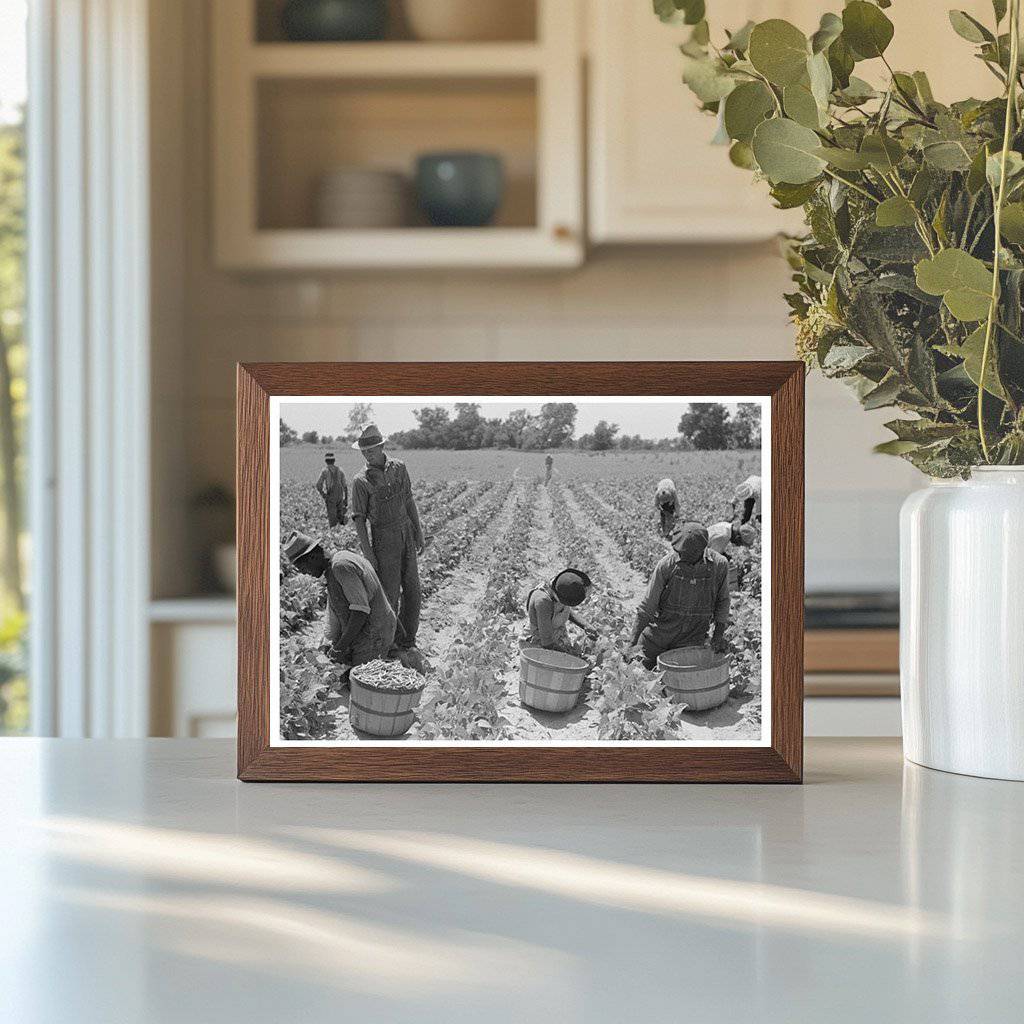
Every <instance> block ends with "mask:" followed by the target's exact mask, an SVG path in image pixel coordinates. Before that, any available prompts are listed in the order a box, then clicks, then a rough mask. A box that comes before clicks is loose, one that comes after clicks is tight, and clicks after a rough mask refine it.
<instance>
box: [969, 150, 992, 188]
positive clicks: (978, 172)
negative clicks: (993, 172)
mask: <svg viewBox="0 0 1024 1024" xmlns="http://www.w3.org/2000/svg"><path fill="white" fill-rule="evenodd" d="M987 160H988V147H987V146H982V147H981V149H979V150H978V152H977V153H975V154H974V157H973V159H972V160H971V166H970V168H969V169H968V171H967V181H966V182H965V184H966V186H967V191H968V192H969V193H970V194H971V195H972V196H973V195H976V194H977V193H978V192H980V191H981V189H983V188H984V187H985V181H986V176H985V170H986V168H985V163H986V161H987Z"/></svg>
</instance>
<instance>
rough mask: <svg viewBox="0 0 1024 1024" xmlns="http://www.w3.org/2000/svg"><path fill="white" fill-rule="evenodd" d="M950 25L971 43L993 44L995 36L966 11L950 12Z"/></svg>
mask: <svg viewBox="0 0 1024 1024" xmlns="http://www.w3.org/2000/svg"><path fill="white" fill-rule="evenodd" d="M949 23H950V24H951V25H952V26H953V31H954V32H956V34H957V35H958V36H960V37H962V38H963V39H966V40H967V41H968V42H969V43H984V42H991V41H992V40H994V39H995V36H994V35H992V33H991V32H989V30H988V29H987V28H985V26H984V25H982V23H981V22H980V21H978V20H977V19H976V18H972V17H971V16H970V15H969V14H968V13H967V12H966V11H950V12H949Z"/></svg>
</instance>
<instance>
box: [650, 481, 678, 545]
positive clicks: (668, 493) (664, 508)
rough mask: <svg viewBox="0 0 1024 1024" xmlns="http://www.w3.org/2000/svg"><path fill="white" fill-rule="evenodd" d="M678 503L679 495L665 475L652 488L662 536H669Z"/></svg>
mask: <svg viewBox="0 0 1024 1024" xmlns="http://www.w3.org/2000/svg"><path fill="white" fill-rule="evenodd" d="M678 504H679V495H678V494H677V493H676V485H675V484H674V483H673V482H672V481H671V480H669V479H668V477H666V478H665V479H664V480H660V481H659V482H658V486H657V487H656V488H655V489H654V506H655V508H656V509H657V510H658V514H659V516H660V517H661V521H660V524H659V529H660V530H661V535H662V537H669V536H671V534H672V528H673V527H674V526H675V524H676V508H677V506H678Z"/></svg>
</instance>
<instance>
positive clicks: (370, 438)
mask: <svg viewBox="0 0 1024 1024" xmlns="http://www.w3.org/2000/svg"><path fill="white" fill-rule="evenodd" d="M385 440H386V438H385V437H384V436H383V435H382V434H381V432H380V431H379V430H378V429H377V424H376V423H368V424H367V425H366V426H365V427H363V432H362V433H361V434H360V435H359V439H358V440H357V441H354V442H353V444H352V447H353V448H358V449H359V450H360V451H361V452H365V451H366V450H367V449H368V448H377V447H378V446H379V445H382V444H383V443H384V442H385Z"/></svg>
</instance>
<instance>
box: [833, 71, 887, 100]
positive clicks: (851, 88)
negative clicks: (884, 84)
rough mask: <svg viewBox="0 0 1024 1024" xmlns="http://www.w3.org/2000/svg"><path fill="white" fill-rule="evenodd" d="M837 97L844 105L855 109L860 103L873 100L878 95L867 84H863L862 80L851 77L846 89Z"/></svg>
mask: <svg viewBox="0 0 1024 1024" xmlns="http://www.w3.org/2000/svg"><path fill="white" fill-rule="evenodd" d="M839 95H840V97H841V99H842V101H843V102H844V103H846V104H848V105H849V106H851V107H855V106H858V105H859V104H861V103H867V102H868V101H869V100H873V99H874V98H875V97H876V96H877V95H878V90H877V89H875V88H874V87H873V86H872V85H870V84H869V83H868V82H865V81H864V79H863V78H858V77H857V76H856V75H851V76H850V80H849V82H848V83H847V85H846V88H845V89H842V90H841V91H840V93H839Z"/></svg>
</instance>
